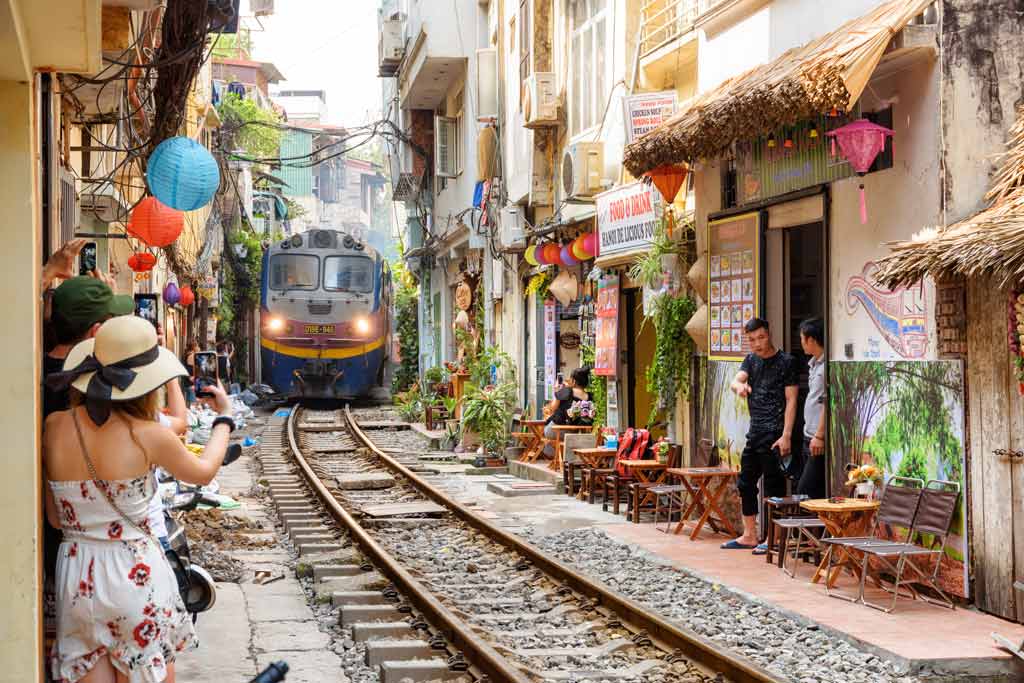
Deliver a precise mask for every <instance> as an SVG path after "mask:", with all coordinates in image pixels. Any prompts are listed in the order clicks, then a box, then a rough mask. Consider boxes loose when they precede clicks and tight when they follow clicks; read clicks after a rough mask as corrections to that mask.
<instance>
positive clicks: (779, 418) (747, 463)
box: [722, 318, 798, 550]
mask: <svg viewBox="0 0 1024 683" xmlns="http://www.w3.org/2000/svg"><path fill="white" fill-rule="evenodd" d="M743 331H744V332H745V333H746V335H747V343H748V344H749V345H750V350H751V351H752V353H750V354H748V355H747V357H746V358H744V359H743V365H741V366H740V371H739V372H737V373H736V378H735V379H734V380H733V382H732V386H731V389H732V391H733V393H735V394H736V395H737V396H739V397H740V398H746V399H747V406H748V408H749V409H750V429H749V430H748V431H747V445H746V447H745V448H744V449H743V455H742V456H741V458H740V476H739V479H738V482H737V485H738V487H739V490H740V498H741V499H742V501H743V535H742V536H740V537H739V538H736V539H734V540H732V541H729V542H727V543H724V544H722V547H723V548H725V549H728V550H735V549H748V550H753V549H755V548H757V509H758V505H757V483H758V481H759V480H760V479H761V477H762V476H763V477H764V494H765V496H769V497H770V496H784V495H786V476H785V474H784V473H783V471H782V465H781V463H780V462H779V461H780V459H781V458H784V457H786V456H787V455H789V452H790V449H791V446H790V444H791V441H792V438H793V423H794V422H795V421H796V402H797V394H798V388H797V377H796V364H795V362H794V360H793V357H792V356H791V355H789V354H788V353H786V352H784V351H779V350H778V349H776V348H775V345H774V344H772V339H771V332H770V330H769V328H768V321H766V320H762V319H761V318H754V319H752V320H750V321H748V322H747V324H746V325H745V326H744V328H743Z"/></svg>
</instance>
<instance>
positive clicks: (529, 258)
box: [523, 244, 540, 266]
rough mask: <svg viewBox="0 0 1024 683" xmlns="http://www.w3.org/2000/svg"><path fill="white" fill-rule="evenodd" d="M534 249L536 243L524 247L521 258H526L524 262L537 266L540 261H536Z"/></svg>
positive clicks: (535, 248) (535, 249)
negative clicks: (524, 251)
mask: <svg viewBox="0 0 1024 683" xmlns="http://www.w3.org/2000/svg"><path fill="white" fill-rule="evenodd" d="M536 251H537V245H536V244H531V245H530V246H528V247H527V248H526V253H524V254H523V258H524V259H526V262H527V263H529V264H530V265H531V266H539V265H540V261H538V260H537V257H536V256H535V255H534V254H535V252H536Z"/></svg>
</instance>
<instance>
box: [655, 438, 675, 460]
mask: <svg viewBox="0 0 1024 683" xmlns="http://www.w3.org/2000/svg"><path fill="white" fill-rule="evenodd" d="M671 448H672V444H670V443H669V442H668V441H666V440H665V437H662V438H660V439H658V443H656V444H654V455H655V456H656V457H657V458H658V462H660V463H661V464H663V465H667V464H668V453H669V451H670V450H671Z"/></svg>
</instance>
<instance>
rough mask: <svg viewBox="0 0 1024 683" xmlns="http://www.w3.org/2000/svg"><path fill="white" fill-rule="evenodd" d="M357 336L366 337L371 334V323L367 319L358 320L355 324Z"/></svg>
mask: <svg viewBox="0 0 1024 683" xmlns="http://www.w3.org/2000/svg"><path fill="white" fill-rule="evenodd" d="M353 325H354V326H355V330H356V333H357V334H360V335H362V336H364V337H365V336H366V335H368V334H370V321H369V320H368V319H367V318H356V319H355V322H354V323H353Z"/></svg>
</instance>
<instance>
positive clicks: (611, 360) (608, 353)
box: [594, 275, 619, 377]
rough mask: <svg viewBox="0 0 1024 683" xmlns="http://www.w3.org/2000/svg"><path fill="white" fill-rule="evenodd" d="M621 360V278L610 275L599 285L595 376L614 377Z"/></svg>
mask: <svg viewBox="0 0 1024 683" xmlns="http://www.w3.org/2000/svg"><path fill="white" fill-rule="evenodd" d="M618 360H619V276H618V275H608V276H606V277H603V278H601V281H600V282H599V283H598V285H597V348H596V349H595V351H594V374H595V375H602V376H605V377H614V376H615V374H616V370H617V368H618Z"/></svg>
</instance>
